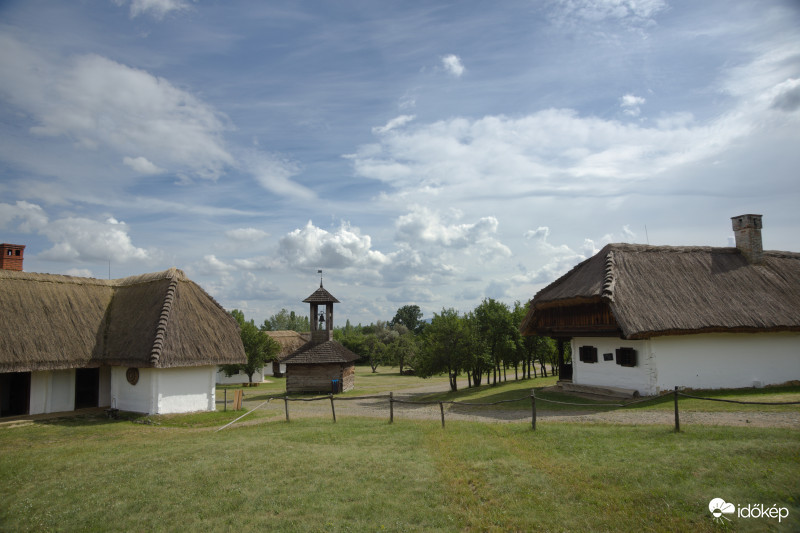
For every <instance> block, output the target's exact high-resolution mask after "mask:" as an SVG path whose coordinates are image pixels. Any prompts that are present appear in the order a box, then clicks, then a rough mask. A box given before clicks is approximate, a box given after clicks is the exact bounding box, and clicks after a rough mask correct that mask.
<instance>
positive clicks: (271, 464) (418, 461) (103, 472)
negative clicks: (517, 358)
mask: <svg viewBox="0 0 800 533" xmlns="http://www.w3.org/2000/svg"><path fill="white" fill-rule="evenodd" d="M362 377H363V376H358V379H361V378H362ZM398 377H399V376H398ZM403 378H406V377H405V376H403ZM412 379H413V378H412ZM420 381H421V380H416V381H414V382H410V383H412V386H413V384H414V383H416V384H422V385H425V384H428V383H430V382H429V381H422V382H421V383H420ZM536 381H537V380H532V381H528V382H520V383H522V384H524V385H525V386H520V387H519V388H517V389H515V388H514V387H515V385H514V384H513V383H512V382H509V383H508V384H504V385H498V386H497V387H493V388H485V389H480V390H473V391H465V392H463V393H462V394H464V395H479V396H478V397H480V398H487V397H491V396H492V395H502V394H508V395H515V394H519V393H520V392H521V391H524V390H525V388H526V387H527V389H528V390H529V388H530V386H531V384H535V385H534V386H539V385H538V384H536ZM371 383H372V384H373V385H372V386H373V387H374V388H373V390H372V391H370V392H378V391H384V390H385V389H384V388H385V387H389V388H388V390H398V389H400V388H404V387H405V386H406V385H408V383H407V382H403V383H401V384H397V383H393V382H392V377H391V375H389V373H387V375H384V376H382V377H377V376H376V377H375V379H374V381H373V382H371ZM278 385H279V384H276V387H277V386H278ZM401 385H402V386H401ZM517 385H519V384H517ZM504 387H508V389H507V390H506V389H504ZM409 388H410V387H409ZM256 391H257V392H256ZM268 391H269V387H266V386H265V385H262V386H260V387H255V388H252V389H250V388H248V389H245V393H246V394H248V395H249V394H253V395H254V396H258V395H259V394H262V395H264V396H266V395H267V394H268ZM763 391H767V389H764V390H763ZM739 393H740V394H742V392H741V391H739ZM770 393H771V392H769V391H768V392H765V394H770ZM361 394H365V392H364V391H361ZM447 394H449V393H447ZM792 394H794V393H793V392H792V391H784V392H783V393H778V396H779V397H781V398H782V399H783V401H787V400H785V398H786V397H788V396H790V395H792ZM787 395H788V396H787ZM461 398H463V397H461ZM469 398H470V399H477V398H475V397H469ZM252 401H257V400H256V399H252ZM687 401H688V400H687ZM709 403H710V402H709ZM704 405H705V404H704ZM722 405H725V404H722ZM793 407H794V408H795V409H797V406H793ZM649 408H655V409H659V408H662V407H660V406H655V407H649ZM241 414H242V411H239V412H232V411H228V412H221V411H218V412H216V413H202V414H192V415H180V416H164V417H131V419H129V420H117V421H111V420H106V419H104V418H100V417H97V416H83V417H75V418H63V419H52V420H49V421H37V422H35V423H27V424H21V425H18V426H16V427H14V426H13V425H5V426H0V491H2V494H3V504H2V505H0V531H76V530H80V531H179V530H180V531H184V530H201V529H202V530H207V531H221V530H237V531H241V532H248V531H722V530H725V531H798V530H800V433H799V432H798V431H796V430H791V429H760V428H752V427H736V428H734V427H704V426H699V425H692V426H688V427H686V428H685V429H684V430H683V431H682V432H681V433H677V434H676V433H673V432H672V428H671V427H665V426H641V425H640V426H624V425H613V426H612V425H603V424H587V425H581V424H568V423H567V424H560V423H555V422H547V421H546V420H542V421H540V423H539V425H538V426H537V427H538V430H537V431H536V432H533V431H531V430H530V425H529V424H528V423H508V424H482V423H475V422H458V421H452V422H451V421H448V423H447V427H446V429H442V428H441V427H440V425H439V424H437V423H435V422H433V423H432V422H431V421H413V420H399V421H396V422H395V423H394V424H391V425H390V424H388V423H386V421H381V420H377V419H369V418H358V417H346V418H343V419H341V420H339V421H338V422H337V423H336V424H334V423H332V422H331V421H330V418H306V419H299V420H293V421H292V422H291V423H286V422H283V421H274V422H272V421H270V422H266V421H261V423H258V424H255V425H249V426H234V427H232V428H230V429H226V430H224V431H221V432H216V431H215V430H216V429H217V428H218V427H220V426H222V425H223V424H225V423H226V422H227V421H230V420H233V419H234V418H236V417H237V416H240V415H241ZM257 414H258V413H254V414H253V415H252V416H253V417H256V416H257ZM717 497H719V498H723V499H725V500H726V501H727V502H733V503H735V504H736V505H737V506H739V505H745V504H763V505H764V506H765V507H770V506H772V505H778V506H779V507H785V508H787V509H788V510H789V513H790V514H789V517H788V518H787V519H783V520H782V522H781V523H780V524H779V523H778V521H777V519H772V518H759V519H755V518H750V519H746V518H738V517H733V518H731V522H729V523H726V524H727V525H718V524H717V523H716V522H714V521H713V520H712V517H711V514H710V513H709V510H708V503H709V501H710V500H711V499H712V498H717Z"/></svg>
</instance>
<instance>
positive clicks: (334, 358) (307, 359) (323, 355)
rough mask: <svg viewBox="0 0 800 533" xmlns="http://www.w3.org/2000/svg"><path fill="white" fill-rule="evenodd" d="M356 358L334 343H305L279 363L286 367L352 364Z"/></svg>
mask: <svg viewBox="0 0 800 533" xmlns="http://www.w3.org/2000/svg"><path fill="white" fill-rule="evenodd" d="M358 357H359V356H358V354H355V353H353V352H351V351H350V350H348V349H347V348H345V347H344V346H342V345H341V344H339V343H338V342H336V341H325V342H319V343H317V342H307V343H306V344H304V345H303V346H301V347H300V349H298V350H297V351H295V352H294V353H293V354H291V355H290V356H289V357H287V358H286V359H284V360H283V361H281V362H282V363H286V364H287V365H293V364H306V365H307V364H320V363H352V362H353V361H355V360H356V359H358Z"/></svg>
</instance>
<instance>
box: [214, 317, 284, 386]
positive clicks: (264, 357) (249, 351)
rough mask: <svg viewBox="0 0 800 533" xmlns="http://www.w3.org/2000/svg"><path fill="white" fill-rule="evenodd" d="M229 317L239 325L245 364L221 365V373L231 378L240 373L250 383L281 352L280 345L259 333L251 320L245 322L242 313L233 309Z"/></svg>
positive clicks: (264, 334)
mask: <svg viewBox="0 0 800 533" xmlns="http://www.w3.org/2000/svg"><path fill="white" fill-rule="evenodd" d="M231 315H233V318H235V319H236V322H237V323H238V324H239V335H240V336H241V338H242V345H243V346H244V353H245V355H246V356H247V362H246V363H244V364H238V365H222V371H223V372H225V375H226V376H232V375H234V374H236V373H237V372H239V371H242V372H244V373H245V374H247V379H248V380H249V382H250V383H252V382H253V374H255V373H256V372H257V371H258V370H259V369H261V368H263V367H264V365H266V364H267V363H269V362H271V361H274V360H275V359H276V358H277V356H278V354H279V353H280V351H281V345H280V344H278V343H277V342H276V341H275V340H273V339H272V337H270V336H269V335H267V334H266V333H264V332H262V331H259V329H258V328H257V327H256V325H255V322H253V320H250V321H246V320H245V318H244V313H243V312H241V311H239V310H238V309H234V310H233V311H231Z"/></svg>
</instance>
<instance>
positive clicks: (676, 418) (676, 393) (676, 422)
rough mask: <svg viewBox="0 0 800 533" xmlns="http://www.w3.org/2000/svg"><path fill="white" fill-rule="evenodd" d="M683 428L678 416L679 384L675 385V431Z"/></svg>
mask: <svg viewBox="0 0 800 533" xmlns="http://www.w3.org/2000/svg"><path fill="white" fill-rule="evenodd" d="M680 430H681V419H680V416H678V386H677V385H676V386H675V433H678V432H679V431H680Z"/></svg>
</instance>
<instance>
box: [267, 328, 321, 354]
mask: <svg viewBox="0 0 800 533" xmlns="http://www.w3.org/2000/svg"><path fill="white" fill-rule="evenodd" d="M264 333H266V334H267V335H269V336H270V337H272V339H273V340H275V341H277V342H278V344H280V345H281V351H280V353H278V361H283V359H284V358H285V357H287V356H289V355H291V354H293V353H294V352H295V351H297V349H298V348H300V347H301V346H303V345H304V344H305V343H307V342H308V341H309V340H310V339H311V333H298V332H296V331H291V330H280V331H265V332H264Z"/></svg>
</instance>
